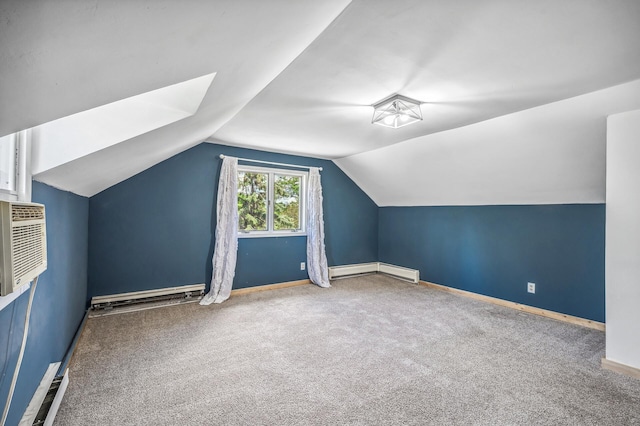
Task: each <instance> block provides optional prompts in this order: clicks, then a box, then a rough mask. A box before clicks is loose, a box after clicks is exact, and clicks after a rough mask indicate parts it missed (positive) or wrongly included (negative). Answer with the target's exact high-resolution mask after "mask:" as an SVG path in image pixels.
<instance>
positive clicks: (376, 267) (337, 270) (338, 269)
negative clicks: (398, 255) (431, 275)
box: [329, 262, 420, 284]
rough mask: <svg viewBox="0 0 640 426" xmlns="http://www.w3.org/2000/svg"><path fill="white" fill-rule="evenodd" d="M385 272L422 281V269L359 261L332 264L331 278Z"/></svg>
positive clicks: (415, 281)
mask: <svg viewBox="0 0 640 426" xmlns="http://www.w3.org/2000/svg"><path fill="white" fill-rule="evenodd" d="M376 273H380V274H385V275H390V276H392V277H395V278H400V279H402V280H406V281H410V282H412V283H415V284H417V283H418V282H419V281H420V271H418V270H417V269H410V268H404V267H402V266H396V265H389V264H388V263H382V262H371V263H357V264H353V265H343V266H331V267H330V268H329V279H330V280H335V279H339V278H347V277H352V276H355V275H365V274H376Z"/></svg>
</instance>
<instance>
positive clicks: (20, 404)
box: [0, 182, 89, 425]
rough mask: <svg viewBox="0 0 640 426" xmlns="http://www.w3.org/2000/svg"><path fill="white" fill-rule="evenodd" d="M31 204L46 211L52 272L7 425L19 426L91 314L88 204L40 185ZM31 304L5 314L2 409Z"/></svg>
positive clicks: (42, 280) (34, 313)
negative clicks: (88, 312)
mask: <svg viewBox="0 0 640 426" xmlns="http://www.w3.org/2000/svg"><path fill="white" fill-rule="evenodd" d="M32 199H33V201H34V202H37V203H42V204H44V205H45V207H46V215H47V258H48V267H47V270H46V271H45V272H44V273H43V274H42V275H40V277H39V279H38V285H37V289H36V293H35V297H34V302H33V306H32V310H31V321H30V324H29V338H28V340H27V346H26V349H25V354H24V359H23V361H22V368H21V369H20V375H19V377H18V382H17V386H16V390H15V393H14V397H13V402H12V404H11V411H10V412H9V417H8V420H7V425H13V424H18V422H19V421H20V418H21V417H22V414H23V413H24V410H25V409H26V407H27V405H29V402H30V401H31V396H32V395H33V392H34V391H35V389H36V388H37V387H38V385H39V384H40V380H41V379H42V376H43V374H44V372H45V371H46V369H47V367H48V366H49V364H50V363H52V362H58V361H61V360H62V359H63V357H64V356H65V354H66V352H67V349H68V348H69V345H70V344H71V341H72V339H73V336H74V334H75V332H76V330H77V328H78V326H79V325H80V322H81V321H82V318H83V317H84V313H85V309H86V302H85V301H86V293H87V250H88V214H89V200H88V199H87V198H84V197H80V196H78V195H74V194H71V193H68V192H63V191H59V190H57V189H54V188H52V187H50V186H47V185H44V184H41V183H38V182H34V183H33V197H32ZM28 300H29V292H28V291H27V292H25V293H24V294H22V295H21V296H20V297H19V298H18V299H17V300H16V301H15V302H13V303H12V304H11V305H9V306H7V307H5V308H4V309H3V310H2V311H0V324H2V325H3V326H2V327H1V328H0V368H2V373H3V376H2V383H1V385H0V401H3V405H2V408H4V401H6V399H7V395H8V392H9V386H10V383H11V378H12V376H13V369H14V367H15V363H16V361H17V358H18V352H19V350H20V343H21V341H22V331H23V325H24V318H25V314H26V307H27V302H28ZM12 315H15V316H14V320H13V326H12V327H9V324H11V317H12ZM7 344H8V346H7ZM7 355H8V356H7ZM0 410H1V409H0Z"/></svg>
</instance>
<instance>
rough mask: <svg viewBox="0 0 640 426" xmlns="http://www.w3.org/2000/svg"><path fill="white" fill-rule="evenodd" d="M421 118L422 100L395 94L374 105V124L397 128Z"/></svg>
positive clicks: (372, 121)
mask: <svg viewBox="0 0 640 426" xmlns="http://www.w3.org/2000/svg"><path fill="white" fill-rule="evenodd" d="M421 120H422V111H420V101H416V100H415V99H411V98H407V97H406V96H402V95H398V94H395V95H392V96H389V97H388V98H385V99H383V100H381V101H380V102H378V103H376V104H374V105H373V119H372V120H371V123H373V124H379V125H381V126H385V127H392V128H394V129H397V128H398V127H402V126H406V125H407V124H411V123H416V122H418V121H421Z"/></svg>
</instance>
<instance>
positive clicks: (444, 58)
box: [0, 0, 640, 205]
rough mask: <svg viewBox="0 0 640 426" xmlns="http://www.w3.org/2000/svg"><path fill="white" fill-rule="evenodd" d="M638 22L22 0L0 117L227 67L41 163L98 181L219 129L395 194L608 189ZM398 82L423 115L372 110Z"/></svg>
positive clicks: (7, 10) (631, 81) (544, 8)
mask: <svg viewBox="0 0 640 426" xmlns="http://www.w3.org/2000/svg"><path fill="white" fill-rule="evenodd" d="M638 40H640V2H638V1H637V0H564V1H561V2H558V1H555V0H542V1H535V2H532V1H528V0H514V1H503V0H484V1H478V0H457V1H449V2H445V1H441V0H439V1H437V0H398V1H389V0H384V1H383V0H380V1H375V0H374V1H371V0H369V1H367V0H353V1H348V0H323V1H312V0H309V1H300V0H279V1H278V0H269V1H257V0H254V1H251V0H245V1H241V0H240V1H238V0H236V1H233V0H228V1H221V0H218V1H215V2H204V1H199V0H190V1H189V0H187V1H181V2H178V1H170V0H165V1H162V0H160V1H158V0H156V1H150V0H149V1H147V0H132V1H128V2H123V1H117V0H111V1H99V0H94V1H61V2H50V1H40V0H34V1H29V2H25V1H19V0H17V1H8V0H5V1H2V2H0V43H1V47H0V73H1V75H2V79H1V80H0V94H1V96H0V136H2V135H5V134H8V133H12V132H15V131H18V130H21V129H25V128H31V127H35V126H39V125H42V124H45V123H47V122H51V121H53V120H58V119H62V118H63V117H66V116H70V115H73V114H77V113H80V112H82V111H87V110H91V109H93V108H96V107H100V106H103V105H107V104H111V103H113V102H116V101H120V100H123V99H127V98H130V97H132V96H135V95H140V94H144V93H146V92H150V91H154V90H158V89H161V88H164V87H168V86H173V85H177V84H178V83H182V82H186V81H190V80H194V79H196V78H205V77H203V76H208V75H211V76H213V75H215V78H213V77H212V80H210V85H209V86H208V87H205V91H206V93H204V94H203V95H202V96H201V98H199V99H201V103H199V107H197V109H195V110H194V111H190V112H189V113H188V114H185V115H184V118H180V119H176V120H173V121H171V120H168V121H167V123H168V124H167V123H163V125H161V126H159V127H157V128H154V129H153V130H150V129H146V130H144V132H142V133H139V134H138V135H137V136H132V137H130V138H128V139H124V140H122V138H113V139H112V142H101V143H100V144H95V143H94V144H91V143H87V145H91V146H95V147H96V148H95V149H88V148H87V146H83V144H82V142H81V141H80V142H73V143H72V142H69V143H68V144H67V151H69V153H68V158H67V159H66V160H65V159H62V160H60V161H56V162H54V163H55V164H54V163H52V164H53V165H52V166H51V167H50V168H43V169H42V170H38V173H37V174H36V179H38V180H41V181H44V182H46V183H50V184H52V185H53V186H56V187H60V188H62V189H66V190H70V191H73V192H76V193H79V194H81V195H87V196H90V195H93V194H95V193H97V192H100V191H102V190H104V189H105V188H108V187H109V186H111V185H113V184H115V183H118V182H120V181H122V180H124V179H126V178H128V177H130V176H132V175H134V174H136V173H138V172H140V171H142V170H144V169H146V168H148V167H150V166H152V165H154V164H156V163H158V162H159V161H162V160H164V159H166V158H168V157H170V156H172V155H174V154H176V153H178V152H180V151H182V150H185V149H188V148H189V147H191V146H193V145H195V144H197V143H200V142H202V141H204V140H207V141H211V142H216V143H223V144H227V145H236V146H243V147H250V148H255V149H261V150H268V151H274V152H283V153H292V154H298V155H306V156H312V157H320V158H327V159H332V160H334V161H335V162H336V163H337V164H338V165H339V166H340V167H341V168H342V169H343V170H344V171H345V172H346V173H347V174H348V175H349V176H351V177H352V178H353V179H354V180H355V181H356V182H357V183H358V184H359V185H360V186H361V187H362V188H363V189H364V190H365V191H366V192H367V193H368V194H369V195H370V196H371V197H372V198H373V199H374V201H376V202H377V203H378V204H379V205H442V204H527V203H566V202H602V201H604V161H605V160H604V146H605V133H604V132H605V130H606V127H605V126H606V124H605V118H606V116H607V115H609V114H612V113H615V112H621V111H625V110H629V109H638V108H640V87H639V84H638V82H637V81H636V80H638V79H640V44H639V43H638ZM208 81H209V80H208ZM393 93H400V94H403V95H405V96H409V97H412V98H415V99H418V100H420V101H422V102H423V104H422V111H423V115H424V120H423V121H422V122H420V123H418V124H414V125H411V126H407V127H404V128H401V129H388V128H384V127H380V126H373V125H371V116H372V108H371V105H372V104H374V103H375V102H377V101H379V100H381V99H383V98H385V97H387V96H388V95H390V94H393ZM155 107H156V109H158V110H161V109H162V110H166V108H164V107H163V108H159V107H158V106H157V105H155ZM149 110H153V108H151V107H150V108H149ZM142 115H144V114H142ZM147 115H150V114H147ZM181 117H182V116H181ZM152 118H153V117H152ZM156 121H158V120H156ZM158 122H159V121H158ZM115 127H118V126H115ZM88 128H89V130H90V129H91V128H92V127H88ZM143 128H144V126H143ZM120 130H122V129H120ZM98 131H99V132H101V133H104V132H109V130H108V126H107V127H106V128H104V127H103V128H100V129H97V128H96V132H98ZM82 134H83V135H86V133H82ZM120 134H128V133H127V132H124V133H123V132H122V131H121V132H120ZM83 137H85V138H86V136H83ZM105 140H106V139H105ZM35 143H36V145H37V144H40V145H43V144H47V138H46V137H41V138H40V140H37V141H35ZM50 143H51V144H53V142H50ZM57 143H60V139H59V138H58V142H57ZM73 144H75V145H73ZM45 151H46V150H45V149H44V148H42V149H41V150H40V152H45ZM79 153H80V154H79ZM407 182H412V184H411V187H409V186H408V184H407Z"/></svg>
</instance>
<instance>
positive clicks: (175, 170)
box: [88, 143, 378, 297]
mask: <svg viewBox="0 0 640 426" xmlns="http://www.w3.org/2000/svg"><path fill="white" fill-rule="evenodd" d="M220 154H225V155H230V156H236V157H245V158H252V159H257V160H266V161H275V162H281V163H289V164H301V165H310V166H318V167H323V169H324V170H323V171H322V173H321V176H322V185H323V191H324V204H323V207H324V219H325V234H326V238H325V243H326V248H327V260H328V262H329V264H330V265H338V264H348V263H359V262H371V261H376V260H377V257H378V239H377V238H378V237H377V233H378V207H377V206H376V204H375V203H374V202H373V201H372V200H371V199H370V198H369V197H368V196H367V195H365V193H364V192H363V191H362V190H360V188H358V186H357V185H355V184H354V183H353V181H351V179H349V178H348V177H347V176H346V175H345V174H344V173H343V172H342V171H341V170H340V169H339V168H338V167H337V166H336V165H335V164H333V163H332V162H331V161H326V160H319V159H313V158H308V157H298V156H290V155H283V154H275V153H268V152H263V151H255V150H249V149H241V148H234V147H228V146H223V145H216V144H210V143H202V144H200V145H197V146H195V147H193V148H191V149H189V150H187V151H184V152H182V153H180V154H178V155H176V156H174V157H172V158H170V159H168V160H166V161H164V162H162V163H160V164H157V165H155V166H154V167H152V168H150V169H148V170H146V171H144V172H142V173H140V174H138V175H135V176H133V177H131V178H130V179H127V180H126V181H123V182H121V183H119V184H117V185H115V186H113V187H111V188H109V189H107V190H105V191H103V192H101V193H99V194H97V195H95V196H93V197H91V199H90V201H89V211H90V214H89V235H90V238H89V240H90V243H89V244H90V245H89V293H88V297H93V296H96V295H104V294H113V293H121V292H128V291H138V290H148V289H154V288H162V287H169V286H176V285H184V284H195V283H203V282H204V283H207V284H208V283H209V281H210V279H211V256H212V253H213V235H214V232H215V220H216V218H215V202H216V198H215V193H216V189H217V186H218V176H219V171H220V166H221V162H222V160H220V158H219V155H220ZM304 261H306V238H305V237H278V238H241V239H240V240H239V243H238V263H237V268H236V278H235V280H234V288H242V287H249V286H255V285H263V284H271V283H276V282H283V281H292V280H299V279H305V278H307V273H306V271H300V262H304Z"/></svg>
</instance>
